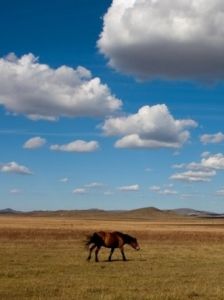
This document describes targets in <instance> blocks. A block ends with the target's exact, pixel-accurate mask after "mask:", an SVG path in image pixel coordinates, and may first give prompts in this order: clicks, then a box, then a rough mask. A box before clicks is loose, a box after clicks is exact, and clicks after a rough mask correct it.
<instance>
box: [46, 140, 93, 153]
mask: <svg viewBox="0 0 224 300" xmlns="http://www.w3.org/2000/svg"><path fill="white" fill-rule="evenodd" d="M50 149H51V150H53V151H64V152H93V151H96V150H97V149H99V143H98V142H96V141H90V142H86V141H82V140H76V141H73V142H71V143H68V144H64V145H58V144H55V145H51V146H50Z"/></svg>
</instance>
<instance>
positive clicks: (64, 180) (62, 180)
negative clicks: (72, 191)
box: [59, 177, 69, 183]
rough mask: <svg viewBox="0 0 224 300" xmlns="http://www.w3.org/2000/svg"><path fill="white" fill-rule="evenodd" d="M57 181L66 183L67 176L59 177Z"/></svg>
mask: <svg viewBox="0 0 224 300" xmlns="http://www.w3.org/2000/svg"><path fill="white" fill-rule="evenodd" d="M59 181H60V182H62V183H67V182H68V181H69V179H68V177H64V178H61V179H60V180H59Z"/></svg>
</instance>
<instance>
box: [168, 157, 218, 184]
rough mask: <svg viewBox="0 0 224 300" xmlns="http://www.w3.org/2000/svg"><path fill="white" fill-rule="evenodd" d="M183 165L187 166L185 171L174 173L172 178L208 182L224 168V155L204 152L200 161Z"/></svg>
mask: <svg viewBox="0 0 224 300" xmlns="http://www.w3.org/2000/svg"><path fill="white" fill-rule="evenodd" d="M183 167H184V168H186V170H185V171H184V172H180V173H176V174H173V175H172V176H171V177H170V178H171V179H175V180H182V181H188V182H208V181H211V179H212V177H214V176H215V175H216V174H217V171H221V170H224V155H223V154H222V153H217V154H210V153H209V152H204V153H203V154H202V159H201V161H200V162H198V163H196V162H191V163H189V164H183Z"/></svg>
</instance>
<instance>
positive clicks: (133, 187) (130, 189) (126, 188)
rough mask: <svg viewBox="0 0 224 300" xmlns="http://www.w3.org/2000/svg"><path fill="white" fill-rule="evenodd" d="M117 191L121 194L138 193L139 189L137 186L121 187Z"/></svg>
mask: <svg viewBox="0 0 224 300" xmlns="http://www.w3.org/2000/svg"><path fill="white" fill-rule="evenodd" d="M118 189H119V191H122V192H137V191H139V189H140V187H139V185H138V184H133V185H127V186H121V187H119V188H118Z"/></svg>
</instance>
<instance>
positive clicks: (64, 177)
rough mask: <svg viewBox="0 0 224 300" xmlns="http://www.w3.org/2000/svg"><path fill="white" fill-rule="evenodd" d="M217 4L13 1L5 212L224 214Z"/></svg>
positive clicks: (4, 109) (7, 15) (1, 89)
mask: <svg viewBox="0 0 224 300" xmlns="http://www.w3.org/2000/svg"><path fill="white" fill-rule="evenodd" d="M214 2H215V3H213V4H208V3H207V1H204V2H203V1H201V2H200V4H198V6H197V5H196V6H195V3H194V1H193V0H192V1H189V3H188V4H186V3H185V2H184V1H182V0H179V1H174V3H173V4H169V6H165V5H167V3H168V2H167V1H161V0H158V1H139V0H130V1H126V2H124V1H122V0H114V1H96V0H91V1H87V0H86V1H84V0H82V1H68V0H65V1H54V5H52V3H51V2H50V1H47V2H46V1H38V2H36V1H28V0H27V1H14V3H13V5H12V4H10V3H7V2H2V3H1V11H0V35H1V41H0V120H1V123H0V138H1V158H0V208H5V207H11V208H14V209H20V210H36V209H44V210H45V209H50V210H55V209H87V208H101V209H132V208H138V207H145V206H155V207H158V208H162V209H169V208H178V207H191V208H195V209H203V210H210V211H217V212H223V211H224V201H223V200H224V183H223V179H224V153H223V144H224V128H223V113H224V104H223V94H224V85H223V75H224V65H223V61H224V60H223V59H224V57H223V56H224V55H223V54H222V53H224V51H223V48H224V34H223V32H222V31H221V30H220V27H221V26H220V24H222V21H223V20H222V19H220V18H219V16H218V12H219V11H220V10H221V9H223V8H221V2H220V1H219V0H216V1H214ZM177 4H178V5H177ZM186 5H187V9H186ZM215 5H216V6H215ZM219 5H220V7H219ZM164 9H165V10H164ZM164 11H165V13H164ZM207 14H208V15H207ZM167 16H171V17H169V18H168V17H167ZM192 16H194V17H192ZM208 16H209V17H208ZM195 19H196V21H195ZM195 22H196V23H195ZM155 24H156V26H155ZM158 24H159V25H158ZM195 24H197V26H195ZM210 24H211V28H213V33H212V34H211V30H210V29H211V28H210V27H209V26H210ZM214 24H215V25H214ZM214 37H215V38H214ZM214 45H215V46H214Z"/></svg>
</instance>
